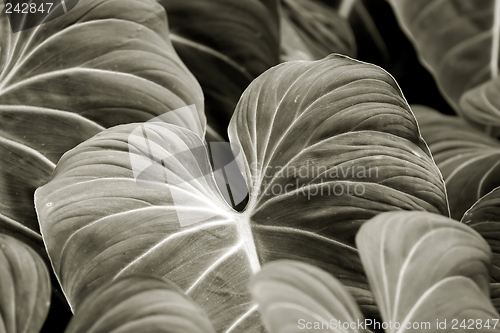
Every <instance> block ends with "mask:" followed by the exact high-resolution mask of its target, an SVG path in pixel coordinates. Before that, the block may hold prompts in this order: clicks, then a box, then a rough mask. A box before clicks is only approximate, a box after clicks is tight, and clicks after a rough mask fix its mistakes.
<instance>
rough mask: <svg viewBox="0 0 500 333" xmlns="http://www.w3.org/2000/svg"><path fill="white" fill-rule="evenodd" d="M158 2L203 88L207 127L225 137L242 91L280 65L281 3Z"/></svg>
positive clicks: (223, 0)
mask: <svg viewBox="0 0 500 333" xmlns="http://www.w3.org/2000/svg"><path fill="white" fill-rule="evenodd" d="M158 2H159V3H160V4H161V5H163V6H164V7H165V9H166V10H167V13H168V18H169V24H170V30H171V33H172V34H171V39H172V42H173V45H174V47H175V49H176V51H177V52H178V53H179V56H180V57H181V59H182V61H184V63H185V64H186V65H187V67H188V68H189V70H190V71H191V72H193V74H194V75H195V76H196V78H197V79H198V81H199V82H200V84H201V86H202V88H203V92H204V94H205V99H206V103H205V105H206V114H207V118H208V123H209V124H210V125H211V127H212V128H214V129H215V130H216V131H217V132H219V133H222V134H224V135H225V132H226V128H227V125H228V124H229V120H230V119H231V116H232V114H233V111H234V108H235V106H236V103H238V100H239V98H240V96H241V94H242V93H243V91H244V90H245V88H246V87H247V86H248V85H249V84H250V82H251V81H252V80H253V79H254V78H255V77H257V76H258V75H260V74H261V73H262V72H264V71H265V70H267V69H268V68H270V67H272V66H274V65H276V64H278V62H279V20H278V14H277V13H278V5H279V1H278V0H238V1H234V0H211V1H207V0H189V1H185V0H158Z"/></svg>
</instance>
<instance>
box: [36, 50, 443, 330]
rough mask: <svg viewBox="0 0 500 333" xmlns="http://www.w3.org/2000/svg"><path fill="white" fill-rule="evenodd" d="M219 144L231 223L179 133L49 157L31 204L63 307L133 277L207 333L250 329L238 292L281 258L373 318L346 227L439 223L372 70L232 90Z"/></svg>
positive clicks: (390, 91) (383, 78)
mask: <svg viewBox="0 0 500 333" xmlns="http://www.w3.org/2000/svg"><path fill="white" fill-rule="evenodd" d="M146 134H147V138H146V137H145V136H144V135H146ZM229 134H230V138H231V146H232V147H233V152H234V155H235V156H236V161H237V162H238V165H239V166H240V170H241V173H242V174H243V176H244V177H245V179H246V182H247V184H246V185H247V187H248V191H249V201H248V204H247V206H246V208H245V210H244V211H243V212H241V213H238V212H236V211H234V210H233V209H232V208H231V207H230V206H229V205H228V204H227V203H226V201H225V200H224V197H223V195H222V194H221V191H220V190H219V188H218V187H217V185H216V177H218V174H217V173H212V171H211V167H210V162H209V158H210V154H209V152H207V151H206V150H205V148H204V145H203V142H202V140H201V139H200V137H198V136H197V135H196V134H195V133H194V132H192V131H189V130H187V129H185V128H183V127H179V126H175V125H171V124H165V123H144V124H140V125H138V124H129V125H122V126H117V127H113V128H111V129H108V130H105V131H103V132H101V133H99V134H98V135H96V136H94V137H93V138H91V139H89V140H87V141H85V142H84V143H82V144H80V145H79V146H77V147H76V148H75V149H73V150H71V151H69V152H67V153H66V154H65V155H64V156H63V157H62V158H61V160H60V161H59V163H58V166H57V167H56V170H55V172H54V174H53V176H52V180H51V181H50V182H49V183H48V184H47V185H44V186H43V187H41V188H39V189H37V191H36V193H35V202H36V210H37V214H38V217H39V221H40V226H41V230H42V234H43V237H44V241H45V243H46V245H47V249H48V252H49V255H50V258H51V261H52V264H53V266H54V270H55V272H56V274H57V276H58V277H59V279H60V281H61V284H62V288H63V290H64V292H65V294H66V296H67V298H68V300H69V302H70V304H71V305H72V307H73V308H74V309H76V311H78V308H79V307H80V305H81V302H82V301H83V299H84V298H85V297H86V296H87V295H88V294H89V293H91V292H92V291H93V290H95V289H96V288H98V287H99V286H100V285H101V284H103V283H106V282H108V281H111V280H113V279H116V278H118V277H120V276H125V275H130V274H137V273H148V274H156V275H159V276H162V277H165V278H167V279H169V280H171V281H172V282H174V283H175V284H177V285H179V287H180V288H181V289H182V290H184V291H186V293H187V294H188V295H189V296H191V297H192V298H193V299H194V300H195V301H196V302H198V303H199V304H200V305H201V306H202V307H203V309H204V310H205V311H206V313H207V315H208V317H209V318H210V320H211V321H212V323H213V325H214V328H215V329H216V331H218V332H236V331H244V332H261V331H262V323H261V320H260V318H259V315H258V313H257V312H256V305H255V304H254V303H252V301H251V298H250V295H249V292H248V289H247V283H248V280H249V278H250V277H251V276H252V275H253V274H254V273H256V272H258V271H259V270H260V266H261V265H262V264H264V263H266V262H270V261H274V260H279V259H293V260H299V261H303V262H307V263H310V264H314V265H317V266H319V267H320V268H322V269H324V270H326V271H328V272H330V273H333V274H334V275H335V276H336V277H337V278H339V280H340V281H342V282H343V283H344V284H345V285H346V286H347V288H348V289H349V290H350V291H351V293H352V294H353V295H354V296H355V298H356V299H357V300H359V302H360V304H362V307H361V310H362V311H365V314H366V313H368V314H369V315H374V314H373V313H370V311H372V310H373V301H372V300H371V295H370V293H369V292H368V286H367V282H366V279H365V277H364V273H363V269H362V267H361V263H360V261H359V257H358V254H357V251H356V249H355V247H354V236H355V234H356V232H357V230H358V228H359V226H361V224H362V223H363V222H365V221H366V220H367V219H369V218H371V217H373V216H375V215H377V214H379V213H380V212H384V211H392V210H421V211H431V212H434V213H440V214H444V215H448V205H447V201H446V192H445V188H444V182H443V180H442V178H441V174H440V172H439V170H438V168H437V167H436V165H435V164H434V162H433V161H432V158H431V157H430V152H429V150H428V148H427V146H426V145H425V143H424V142H423V140H422V139H421V137H420V133H419V130H418V127H417V123H416V121H415V118H414V116H413V114H412V112H411V110H410V108H409V106H408V104H407V103H406V101H405V100H404V97H403V96H402V94H401V92H400V90H399V87H398V86H397V84H396V82H395V81H394V80H393V79H392V78H391V77H390V76H389V75H388V74H387V73H386V72H385V71H383V70H382V69H380V68H379V67H376V66H373V65H369V64H365V63H361V62H358V61H355V60H352V59H350V58H347V57H343V56H339V55H336V56H330V57H327V58H325V59H322V60H319V61H312V62H302V61H298V62H289V63H285V64H282V65H279V66H277V67H274V68H272V69H270V70H268V71H267V72H265V73H264V74H263V75H261V76H260V77H259V78H258V79H256V80H255V81H253V82H252V84H251V85H250V86H249V88H248V89H247V90H246V91H245V93H244V95H243V96H242V98H241V100H240V102H239V104H238V106H237V109H236V111H235V115H234V116H233V119H232V122H231V125H230V128H229ZM232 163H234V161H232V162H231V163H229V164H232ZM229 164H228V165H229ZM146 170H147V171H146ZM224 170H226V171H227V172H236V171H235V170H234V169H226V167H224ZM294 170H295V171H294ZM353 170H354V171H355V172H354V173H353ZM363 170H364V171H365V172H364V173H363V172H361V171H363ZM370 170H371V172H370ZM216 171H217V170H216ZM299 171H300V173H299ZM238 172H239V171H238ZM139 176H140V177H139ZM137 177H139V178H140V181H139V178H137ZM239 186H240V185H239V184H232V183H229V184H228V188H230V189H231V191H232V192H233V193H236V192H238V189H241V188H240V187H239ZM243 186H245V185H243ZM233 189H234V190H235V191H233ZM245 189H246V188H245ZM240 199H241V200H242V199H243V198H241V197H240Z"/></svg>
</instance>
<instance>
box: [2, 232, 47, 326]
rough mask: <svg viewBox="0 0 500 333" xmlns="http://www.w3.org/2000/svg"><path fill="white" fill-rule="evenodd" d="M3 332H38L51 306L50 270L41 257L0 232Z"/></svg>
mask: <svg viewBox="0 0 500 333" xmlns="http://www.w3.org/2000/svg"><path fill="white" fill-rule="evenodd" d="M0 276H1V278H0V314H1V315H0V332H2V333H38V332H39V331H40V328H42V325H43V322H44V321H45V317H46V316H47V313H48V312H49V306H50V289H51V288H50V278H49V272H48V270H47V267H46V266H45V263H44V262H43V260H42V258H40V256H38V254H36V252H35V251H33V250H32V249H31V248H30V247H28V246H26V245H25V244H23V243H21V242H19V241H18V240H16V239H15V238H12V237H10V236H7V235H4V234H0Z"/></svg>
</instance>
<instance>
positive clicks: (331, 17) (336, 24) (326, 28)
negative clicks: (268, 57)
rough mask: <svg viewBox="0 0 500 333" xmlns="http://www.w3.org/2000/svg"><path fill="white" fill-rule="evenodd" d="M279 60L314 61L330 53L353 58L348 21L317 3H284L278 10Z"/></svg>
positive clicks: (313, 0) (298, 0)
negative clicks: (279, 23) (279, 29)
mask: <svg viewBox="0 0 500 333" xmlns="http://www.w3.org/2000/svg"><path fill="white" fill-rule="evenodd" d="M281 9H282V10H281V15H280V22H281V60H282V61H290V60H316V59H321V58H324V57H326V56H327V55H329V54H330V53H341V54H345V55H348V56H351V57H355V56H356V41H355V39H354V33H353V32H352V29H351V27H350V26H349V23H348V21H347V20H346V19H345V18H344V17H342V16H340V15H339V14H338V13H337V11H335V10H334V9H333V8H332V7H330V6H327V5H325V4H323V3H322V2H320V1H317V0H284V1H283V2H282V7H281Z"/></svg>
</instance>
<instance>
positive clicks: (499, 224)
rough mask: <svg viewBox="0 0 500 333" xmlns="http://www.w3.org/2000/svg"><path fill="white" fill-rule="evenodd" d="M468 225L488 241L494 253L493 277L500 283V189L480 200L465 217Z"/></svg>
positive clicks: (464, 219) (464, 220) (463, 219)
mask: <svg viewBox="0 0 500 333" xmlns="http://www.w3.org/2000/svg"><path fill="white" fill-rule="evenodd" d="M462 222H464V223H466V224H468V225H469V226H471V227H472V228H474V230H476V231H477V232H478V233H480V234H481V236H483V237H484V239H486V241H487V242H488V244H489V245H490V247H491V250H492V252H493V256H492V269H491V277H492V279H493V281H495V282H500V188H498V187H497V188H496V189H494V190H493V191H491V192H490V193H488V194H486V195H485V196H484V197H482V198H481V199H479V200H478V201H477V202H476V203H475V204H474V205H473V206H472V207H471V208H470V209H469V210H468V211H467V212H466V213H465V215H464V216H463V218H462Z"/></svg>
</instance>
